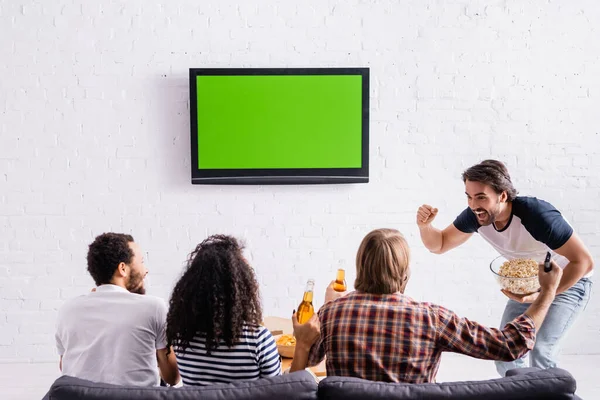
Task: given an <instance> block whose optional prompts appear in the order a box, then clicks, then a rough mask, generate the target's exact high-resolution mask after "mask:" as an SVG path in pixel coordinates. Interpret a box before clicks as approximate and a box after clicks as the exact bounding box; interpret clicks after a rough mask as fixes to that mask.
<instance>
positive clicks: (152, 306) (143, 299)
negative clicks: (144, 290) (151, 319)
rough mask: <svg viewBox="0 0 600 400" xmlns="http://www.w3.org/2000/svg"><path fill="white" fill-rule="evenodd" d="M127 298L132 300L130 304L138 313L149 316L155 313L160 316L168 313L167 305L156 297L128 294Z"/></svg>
mask: <svg viewBox="0 0 600 400" xmlns="http://www.w3.org/2000/svg"><path fill="white" fill-rule="evenodd" d="M128 297H129V298H130V300H132V301H131V304H132V305H133V307H135V308H137V309H138V310H140V311H145V312H147V313H148V314H150V315H155V314H156V313H158V314H160V315H162V314H166V313H167V311H168V308H167V303H166V302H165V300H164V299H162V298H160V297H158V296H152V295H149V294H136V293H129V296H128Z"/></svg>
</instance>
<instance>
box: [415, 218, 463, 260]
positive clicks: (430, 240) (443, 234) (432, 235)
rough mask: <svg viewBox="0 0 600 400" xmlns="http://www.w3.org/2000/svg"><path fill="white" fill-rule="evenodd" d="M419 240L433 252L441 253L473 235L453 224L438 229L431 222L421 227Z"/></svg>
mask: <svg viewBox="0 0 600 400" xmlns="http://www.w3.org/2000/svg"><path fill="white" fill-rule="evenodd" d="M419 232H420V233H421V240H422V241H423V244H424V245H425V247H427V249H428V250H429V251H430V252H432V253H434V254H443V253H445V252H447V251H450V250H452V249H454V248H456V247H458V246H460V245H461V244H463V243H465V242H466V241H467V240H469V238H470V237H471V236H472V235H473V234H472V233H464V232H461V231H459V230H458V229H457V228H456V227H455V226H454V224H450V225H448V227H447V228H446V229H444V230H443V231H440V230H439V229H437V228H434V227H433V226H432V225H431V224H429V225H427V226H424V227H421V226H419Z"/></svg>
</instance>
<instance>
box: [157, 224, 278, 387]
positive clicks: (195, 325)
mask: <svg viewBox="0 0 600 400" xmlns="http://www.w3.org/2000/svg"><path fill="white" fill-rule="evenodd" d="M242 249H243V247H242V246H241V245H240V243H239V242H238V241H237V240H236V239H235V238H233V237H231V236H226V235H213V236H210V237H209V238H207V239H206V240H204V241H203V242H202V243H200V244H199V245H198V246H196V249H195V250H194V251H193V252H192V253H191V254H190V256H189V258H188V261H187V267H186V269H185V271H184V273H183V276H182V277H181V278H180V279H179V282H177V284H176V285H175V288H174V289H173V294H172V295H171V300H170V304H169V313H168V315H167V343H168V344H167V348H169V347H170V346H173V348H174V351H175V355H176V357H177V364H178V365H179V371H180V373H181V377H182V379H183V383H184V385H210V384H214V383H228V382H232V381H237V380H256V379H259V378H264V377H269V376H275V375H280V374H281V362H280V360H279V354H278V353H277V346H276V345H275V340H274V339H273V336H272V335H271V333H270V332H269V330H268V329H267V328H265V327H263V326H260V323H261V321H262V309H261V304H260V295H259V290H258V282H257V281H256V277H255V275H254V271H253V269H252V267H250V265H249V264H248V262H247V260H246V259H245V258H244V256H243V254H242Z"/></svg>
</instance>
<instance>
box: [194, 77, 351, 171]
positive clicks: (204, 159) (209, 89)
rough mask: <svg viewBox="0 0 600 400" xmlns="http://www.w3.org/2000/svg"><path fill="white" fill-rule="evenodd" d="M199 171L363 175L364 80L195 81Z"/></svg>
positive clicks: (207, 78) (251, 78)
mask: <svg viewBox="0 0 600 400" xmlns="http://www.w3.org/2000/svg"><path fill="white" fill-rule="evenodd" d="M196 79H197V81H196V83H197V91H196V93H197V112H198V168H199V169H261V168H264V169H272V168H361V166H362V165H361V137H362V76H360V75H252V76H250V75H242V76H240V75H237V76H197V77H196Z"/></svg>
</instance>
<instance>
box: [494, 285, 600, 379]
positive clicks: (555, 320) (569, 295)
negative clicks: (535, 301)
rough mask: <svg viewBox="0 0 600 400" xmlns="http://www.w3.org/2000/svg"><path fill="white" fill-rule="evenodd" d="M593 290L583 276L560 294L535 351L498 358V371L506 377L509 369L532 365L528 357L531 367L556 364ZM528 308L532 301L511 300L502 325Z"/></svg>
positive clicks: (539, 332)
mask: <svg viewBox="0 0 600 400" xmlns="http://www.w3.org/2000/svg"><path fill="white" fill-rule="evenodd" d="M591 291H592V281H591V280H590V279H588V278H581V279H580V280H579V281H578V282H577V283H576V284H575V285H573V286H572V287H571V288H569V289H568V290H566V291H564V292H562V293H561V294H558V295H557V296H556V298H555V299H554V302H553V303H552V305H551V306H550V309H549V310H548V314H547V315H546V318H545V319H544V323H543V324H542V327H541V328H540V330H539V331H538V332H537V335H536V339H535V345H534V347H533V350H531V351H530V352H529V353H528V354H526V355H525V356H523V357H521V358H520V359H518V360H515V361H510V362H504V361H496V370H497V371H498V373H499V374H500V376H505V375H506V371H508V370H510V369H513V368H525V367H527V366H528V365H525V358H526V357H527V356H529V359H530V364H531V365H530V366H531V367H538V368H542V369H545V368H553V367H556V357H557V356H558V353H559V351H560V344H561V341H562V340H563V339H564V337H565V336H566V334H567V332H568V330H569V328H570V327H571V326H572V325H573V322H575V320H576V319H577V317H578V316H579V314H581V312H582V311H583V310H584V309H585V307H586V306H587V304H588V302H589V300H590V294H591ZM527 308H529V304H523V303H519V302H516V301H514V300H508V303H506V308H505V309H504V314H503V315H502V322H501V323H500V324H501V328H503V327H504V326H505V325H506V324H507V323H509V322H510V321H512V320H513V319H515V318H516V317H518V316H519V315H521V314H523V313H524V312H525V310H527Z"/></svg>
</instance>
